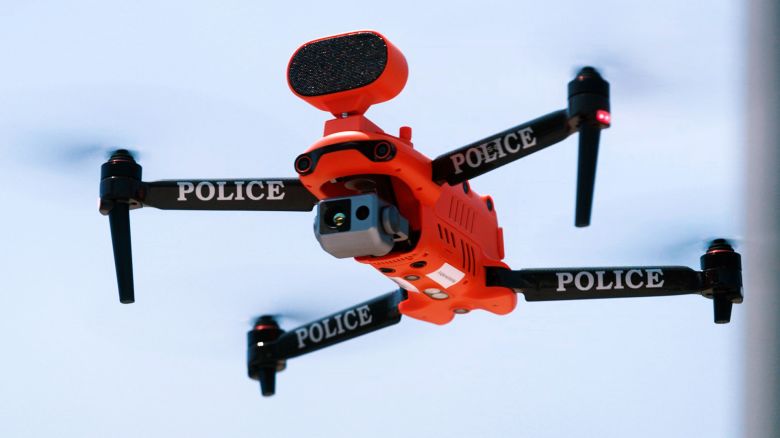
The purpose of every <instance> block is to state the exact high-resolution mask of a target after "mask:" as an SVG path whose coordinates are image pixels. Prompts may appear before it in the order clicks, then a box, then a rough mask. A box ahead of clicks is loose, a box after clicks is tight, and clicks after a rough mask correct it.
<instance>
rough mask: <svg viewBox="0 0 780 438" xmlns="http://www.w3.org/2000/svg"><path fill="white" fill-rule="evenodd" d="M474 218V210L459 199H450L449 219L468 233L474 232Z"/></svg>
mask: <svg viewBox="0 0 780 438" xmlns="http://www.w3.org/2000/svg"><path fill="white" fill-rule="evenodd" d="M476 216H477V214H476V213H475V212H474V210H473V209H472V208H471V207H469V206H468V205H466V204H464V203H463V202H461V201H460V200H459V199H457V198H455V197H453V198H451V199H450V211H449V217H450V219H451V220H452V221H453V222H455V223H457V224H458V225H460V226H461V227H463V229H464V230H466V231H468V232H469V233H473V232H474V221H475V220H476Z"/></svg>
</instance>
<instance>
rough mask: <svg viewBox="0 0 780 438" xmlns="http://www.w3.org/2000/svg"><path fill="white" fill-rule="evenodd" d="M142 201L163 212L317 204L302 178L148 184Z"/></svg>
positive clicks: (285, 208) (294, 207)
mask: <svg viewBox="0 0 780 438" xmlns="http://www.w3.org/2000/svg"><path fill="white" fill-rule="evenodd" d="M139 198H140V201H141V202H142V204H143V206H145V207H155V208H159V209H162V210H254V211H311V210H312V208H314V206H315V205H316V204H317V198H316V197H314V195H312V194H311V192H309V191H308V190H307V189H306V187H304V186H303V184H302V183H301V181H300V180H299V179H298V178H273V179H259V178H244V179H232V180H225V179H223V180H165V181H153V182H144V183H142V184H141V191H140V193H139Z"/></svg>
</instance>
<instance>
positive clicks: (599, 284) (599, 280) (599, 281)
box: [596, 271, 615, 290]
mask: <svg viewBox="0 0 780 438" xmlns="http://www.w3.org/2000/svg"><path fill="white" fill-rule="evenodd" d="M604 274H606V271H596V290H607V289H612V286H614V285H615V283H609V284H604Z"/></svg>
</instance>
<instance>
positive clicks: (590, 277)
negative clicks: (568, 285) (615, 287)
mask: <svg viewBox="0 0 780 438" xmlns="http://www.w3.org/2000/svg"><path fill="white" fill-rule="evenodd" d="M582 277H585V278H587V279H588V283H587V286H586V285H583V284H582ZM594 281H595V280H594V278H593V274H591V273H590V272H588V271H581V272H578V273H577V275H575V276H574V285H575V286H577V289H579V290H588V289H590V288H592V287H593V282H594Z"/></svg>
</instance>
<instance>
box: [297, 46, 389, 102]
mask: <svg viewBox="0 0 780 438" xmlns="http://www.w3.org/2000/svg"><path fill="white" fill-rule="evenodd" d="M386 65H387V45H386V44H385V41H384V40H383V39H382V38H380V37H378V36H377V35H375V34H373V33H368V32H365V33H356V34H351V35H346V36H343V37H338V38H331V39H327V40H323V41H317V42H314V43H311V44H306V45H304V46H303V47H301V49H300V50H298V52H296V53H295V55H294V56H293V58H292V60H291V61H290V67H289V69H288V71H287V75H288V79H289V81H290V86H291V87H292V89H293V90H295V92H296V93H298V94H300V95H301V96H321V95H324V94H331V93H337V92H339V91H346V90H352V89H355V88H359V87H362V86H365V85H368V84H370V83H372V82H374V81H375V80H376V79H377V78H379V76H380V75H381V74H382V72H383V71H384V70H385V66H386Z"/></svg>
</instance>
